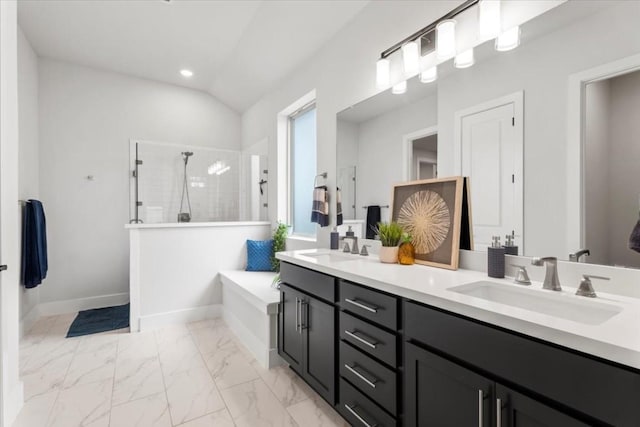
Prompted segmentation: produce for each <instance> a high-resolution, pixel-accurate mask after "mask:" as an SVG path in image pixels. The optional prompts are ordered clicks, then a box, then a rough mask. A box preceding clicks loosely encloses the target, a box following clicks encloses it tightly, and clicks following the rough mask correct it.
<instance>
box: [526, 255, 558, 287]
mask: <svg viewBox="0 0 640 427" xmlns="http://www.w3.org/2000/svg"><path fill="white" fill-rule="evenodd" d="M531 264H532V265H535V266H538V267H540V266H542V265H545V264H546V266H547V271H546V273H545V275H544V283H543V284H542V289H549V290H552V291H561V290H562V286H560V279H559V278H558V258H556V257H544V258H532V259H531Z"/></svg>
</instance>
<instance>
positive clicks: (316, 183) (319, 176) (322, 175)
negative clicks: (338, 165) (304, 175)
mask: <svg viewBox="0 0 640 427" xmlns="http://www.w3.org/2000/svg"><path fill="white" fill-rule="evenodd" d="M318 178H324V179H327V173H326V172H322V173H320V174H318V175H316V177H315V178H314V179H313V187H314V188H315V187H317V186H318Z"/></svg>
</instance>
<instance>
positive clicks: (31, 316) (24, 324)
mask: <svg viewBox="0 0 640 427" xmlns="http://www.w3.org/2000/svg"><path fill="white" fill-rule="evenodd" d="M40 316H41V314H40V306H39V304H36V305H35V306H34V307H33V308H32V309H31V310H30V311H29V312H28V313H27V314H26V315H25V316H24V317H23V318H22V319H20V335H19V337H20V339H22V338H23V337H24V336H25V335H26V334H27V332H29V331H30V330H31V328H32V327H33V325H35V323H36V322H37V321H38V319H39V318H40Z"/></svg>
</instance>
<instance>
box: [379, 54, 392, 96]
mask: <svg viewBox="0 0 640 427" xmlns="http://www.w3.org/2000/svg"><path fill="white" fill-rule="evenodd" d="M390 78H391V77H390V72H389V60H388V59H386V58H382V59H379V60H378V62H376V87H377V88H378V89H386V88H387V87H389V83H390Z"/></svg>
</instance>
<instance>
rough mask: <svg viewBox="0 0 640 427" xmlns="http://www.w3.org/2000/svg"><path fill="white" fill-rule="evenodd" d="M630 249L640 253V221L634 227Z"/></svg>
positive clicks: (630, 238)
mask: <svg viewBox="0 0 640 427" xmlns="http://www.w3.org/2000/svg"><path fill="white" fill-rule="evenodd" d="M629 249H632V250H634V251H636V252H640V219H639V220H638V222H636V226H635V227H633V231H631V236H630V237H629Z"/></svg>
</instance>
